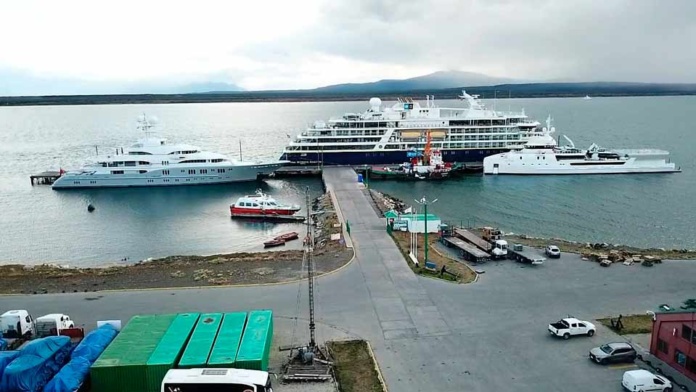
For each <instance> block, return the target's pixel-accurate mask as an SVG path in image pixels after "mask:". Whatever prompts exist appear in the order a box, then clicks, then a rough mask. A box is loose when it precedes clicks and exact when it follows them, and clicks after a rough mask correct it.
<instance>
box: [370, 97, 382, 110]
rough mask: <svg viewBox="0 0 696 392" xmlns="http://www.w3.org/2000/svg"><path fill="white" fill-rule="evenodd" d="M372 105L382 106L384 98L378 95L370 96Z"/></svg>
mask: <svg viewBox="0 0 696 392" xmlns="http://www.w3.org/2000/svg"><path fill="white" fill-rule="evenodd" d="M370 106H372V107H373V108H374V107H380V106H382V100H381V99H379V98H377V97H374V98H370Z"/></svg>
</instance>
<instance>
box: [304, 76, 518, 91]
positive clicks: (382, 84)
mask: <svg viewBox="0 0 696 392" xmlns="http://www.w3.org/2000/svg"><path fill="white" fill-rule="evenodd" d="M503 83H516V81H515V80H513V79H507V78H498V77H494V76H488V75H483V74H478V73H474V72H462V71H440V72H435V73H431V74H428V75H423V76H417V77H415V78H410V79H383V80H380V81H377V82H371V83H345V84H335V85H331V86H325V87H319V88H315V89H312V90H306V91H315V92H318V93H334V94H341V93H344V94H345V93H347V94H354V93H369V92H386V91H389V92H401V91H404V92H406V91H414V90H439V89H443V88H453V87H468V86H490V85H496V84H503Z"/></svg>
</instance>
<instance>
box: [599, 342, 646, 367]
mask: <svg viewBox="0 0 696 392" xmlns="http://www.w3.org/2000/svg"><path fill="white" fill-rule="evenodd" d="M637 355H638V354H637V353H636V350H635V349H634V348H633V347H632V346H631V345H630V344H628V343H607V344H603V345H601V346H599V347H595V348H593V349H592V350H590V359H591V360H593V361H595V362H597V363H599V364H602V365H605V364H607V363H612V362H633V361H635V359H636V356H637Z"/></svg>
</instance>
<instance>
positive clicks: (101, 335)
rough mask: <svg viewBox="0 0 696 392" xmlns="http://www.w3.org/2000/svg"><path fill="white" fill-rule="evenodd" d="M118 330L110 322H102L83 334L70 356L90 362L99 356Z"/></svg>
mask: <svg viewBox="0 0 696 392" xmlns="http://www.w3.org/2000/svg"><path fill="white" fill-rule="evenodd" d="M117 333H118V331H116V329H115V328H114V327H113V326H112V325H111V324H104V325H102V326H101V327H100V328H97V329H95V330H94V331H92V332H90V333H88V334H87V336H85V338H84V339H82V341H81V342H80V344H78V345H77V347H75V350H74V351H73V352H72V355H71V356H70V358H72V359H74V358H85V359H87V360H88V361H89V362H90V363H94V361H96V360H97V358H99V356H100V355H101V353H103V352H104V350H105V349H106V346H108V345H109V343H111V341H112V340H114V338H115V337H116V334H117Z"/></svg>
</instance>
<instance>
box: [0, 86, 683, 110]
mask: <svg viewBox="0 0 696 392" xmlns="http://www.w3.org/2000/svg"><path fill="white" fill-rule="evenodd" d="M461 87H462V86H459V87H451V88H444V89H442V88H440V89H435V88H422V89H416V88H414V89H409V90H402V89H401V88H397V89H394V87H393V86H389V85H387V86H384V85H382V87H380V89H374V90H369V89H367V90H355V91H352V92H346V91H343V92H333V91H330V90H329V91H326V90H322V89H316V90H293V91H282V90H280V91H229V92H220V91H218V92H205V93H193V94H119V95H115V94H112V95H54V96H17V97H0V106H18V105H97V104H98V105H101V104H127V103H205V102H298V101H367V100H368V99H370V98H371V97H374V96H379V97H380V98H382V100H385V101H387V100H395V99H396V98H398V97H403V96H409V97H412V98H414V99H424V97H425V95H427V94H433V95H435V96H437V98H438V99H455V98H457V96H458V95H459V94H461V90H462V88H461ZM466 91H467V92H468V93H470V94H479V95H480V96H481V97H482V98H493V97H494V96H495V95H496V92H497V97H498V98H507V97H508V96H509V97H512V98H529V97H532V98H544V97H584V96H585V95H589V96H592V97H613V96H646V95H647V96H652V95H696V84H693V83H692V84H675V83H671V84H666V83H622V82H590V83H519V84H497V85H489V86H473V87H466Z"/></svg>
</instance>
